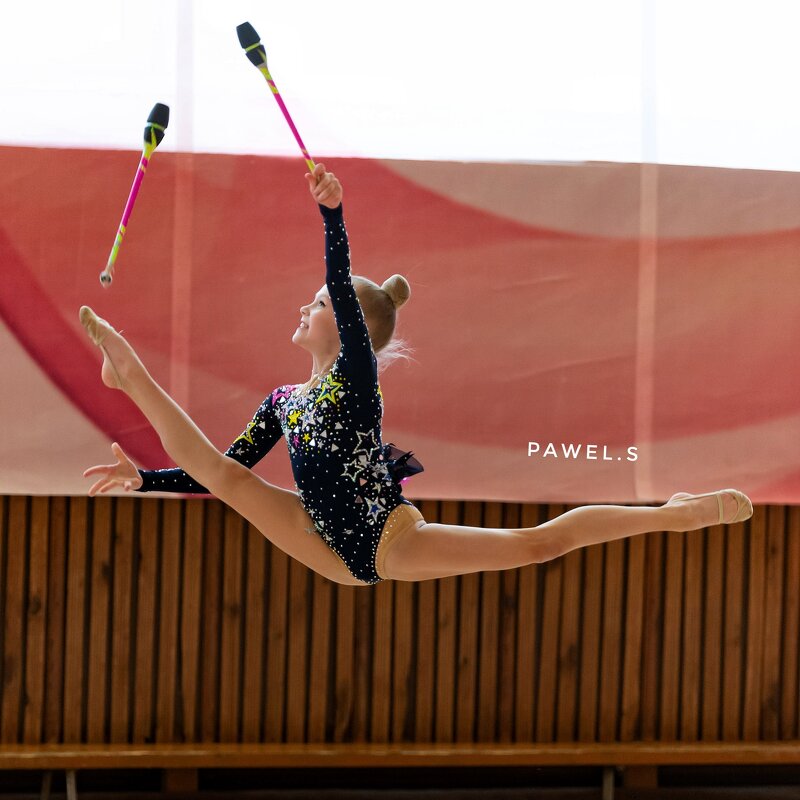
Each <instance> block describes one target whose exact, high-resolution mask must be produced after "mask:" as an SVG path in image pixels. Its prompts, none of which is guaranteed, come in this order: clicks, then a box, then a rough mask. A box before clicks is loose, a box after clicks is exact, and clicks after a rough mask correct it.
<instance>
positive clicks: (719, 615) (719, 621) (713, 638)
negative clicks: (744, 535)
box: [701, 525, 727, 741]
mask: <svg viewBox="0 0 800 800" xmlns="http://www.w3.org/2000/svg"><path fill="white" fill-rule="evenodd" d="M724 558H725V530H724V528H723V526H722V525H714V526H713V527H711V528H709V530H708V533H707V535H706V570H705V575H704V579H703V583H704V594H705V619H704V620H703V644H702V652H703V698H702V716H703V720H702V731H701V738H702V740H703V741H717V740H718V739H720V738H721V736H722V710H721V705H722V704H723V693H722V689H723V684H722V674H723V669H722V660H723V653H724V629H723V609H724V603H723V595H724V594H727V589H726V588H725V572H724V568H723V565H724V563H725V562H724Z"/></svg>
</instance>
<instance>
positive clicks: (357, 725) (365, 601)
mask: <svg viewBox="0 0 800 800" xmlns="http://www.w3.org/2000/svg"><path fill="white" fill-rule="evenodd" d="M355 600H356V623H355V643H354V644H355V653H354V660H353V663H354V666H355V672H354V674H353V681H354V685H355V691H354V692H353V741H354V742H366V741H367V739H368V737H369V711H370V702H371V700H372V693H371V690H370V683H371V681H372V675H371V666H372V663H371V659H370V651H371V649H372V634H373V626H372V597H371V596H370V593H369V591H366V592H365V591H364V590H363V588H362V589H356V596H355Z"/></svg>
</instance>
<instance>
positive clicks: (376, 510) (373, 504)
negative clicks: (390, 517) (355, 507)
mask: <svg viewBox="0 0 800 800" xmlns="http://www.w3.org/2000/svg"><path fill="white" fill-rule="evenodd" d="M380 499H381V498H380V496H378V497H367V498H366V500H367V513H368V514H369V515H370V516H371V517H372V521H373V522H377V521H378V517H379V516H380V515H381V512H382V511H386V506H384V505H382V504H381V502H380Z"/></svg>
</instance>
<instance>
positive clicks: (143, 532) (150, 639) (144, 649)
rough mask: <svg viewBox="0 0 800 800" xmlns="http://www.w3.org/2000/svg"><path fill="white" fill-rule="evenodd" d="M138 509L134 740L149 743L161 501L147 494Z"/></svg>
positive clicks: (152, 721) (153, 714)
mask: <svg viewBox="0 0 800 800" xmlns="http://www.w3.org/2000/svg"><path fill="white" fill-rule="evenodd" d="M139 510H140V518H139V530H138V537H137V542H138V553H137V556H138V571H137V576H136V601H137V602H136V630H135V632H134V635H135V637H136V642H135V645H134V646H135V665H136V667H135V671H134V679H133V680H134V687H133V692H134V698H135V702H134V704H133V741H134V743H147V742H153V741H155V718H156V715H157V713H158V712H157V706H156V705H155V703H154V688H155V680H156V674H157V663H156V654H157V653H158V649H157V642H158V636H157V634H158V625H157V620H158V616H157V614H156V600H157V587H158V582H159V579H158V571H157V570H158V541H159V538H160V530H161V510H162V502H161V501H160V500H155V499H152V498H147V499H145V500H142V501H141V504H140V507H139Z"/></svg>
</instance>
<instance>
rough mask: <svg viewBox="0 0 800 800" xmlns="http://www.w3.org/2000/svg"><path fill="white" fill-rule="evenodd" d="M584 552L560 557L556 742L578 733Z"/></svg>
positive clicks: (572, 738) (576, 551)
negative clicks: (561, 567) (560, 609)
mask: <svg viewBox="0 0 800 800" xmlns="http://www.w3.org/2000/svg"><path fill="white" fill-rule="evenodd" d="M584 555H585V554H584V553H583V552H581V551H580V550H575V551H573V552H571V553H567V555H565V556H564V583H563V586H562V592H561V606H562V611H561V633H560V640H559V646H558V673H559V677H558V696H557V699H556V708H557V712H556V741H559V742H572V741H575V738H576V736H577V734H578V721H577V716H578V706H577V695H578V658H579V656H578V654H579V637H580V622H581V620H580V608H581V575H582V574H583V559H584Z"/></svg>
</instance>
